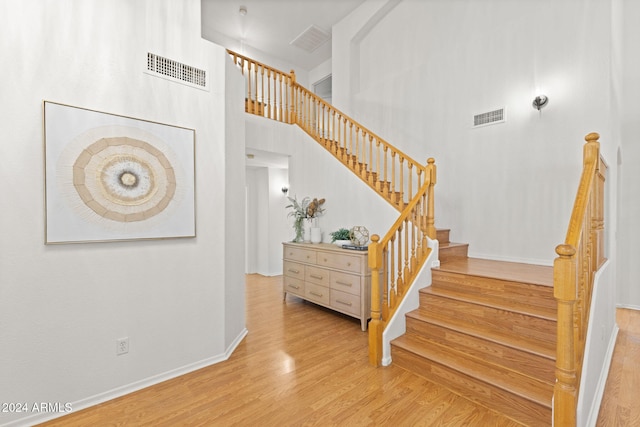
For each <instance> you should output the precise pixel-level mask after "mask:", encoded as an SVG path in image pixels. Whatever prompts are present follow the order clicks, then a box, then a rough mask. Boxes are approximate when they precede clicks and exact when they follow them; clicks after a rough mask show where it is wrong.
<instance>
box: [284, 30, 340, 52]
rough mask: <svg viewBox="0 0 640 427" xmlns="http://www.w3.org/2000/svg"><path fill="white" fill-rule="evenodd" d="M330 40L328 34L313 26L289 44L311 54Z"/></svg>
mask: <svg viewBox="0 0 640 427" xmlns="http://www.w3.org/2000/svg"><path fill="white" fill-rule="evenodd" d="M330 39H331V34H330V33H328V32H326V31H325V30H323V29H322V28H318V27H316V26H315V25H311V26H310V27H309V28H307V29H306V30H304V31H303V32H302V33H300V35H299V36H298V37H296V38H295V39H293V41H291V42H290V43H289V44H290V45H293V46H295V47H299V48H300V49H302V50H304V51H306V52H309V53H311V52H313V51H314V50H316V49H317V48H319V47H320V46H322V45H323V44H325V43H326V42H327V41H329V40H330Z"/></svg>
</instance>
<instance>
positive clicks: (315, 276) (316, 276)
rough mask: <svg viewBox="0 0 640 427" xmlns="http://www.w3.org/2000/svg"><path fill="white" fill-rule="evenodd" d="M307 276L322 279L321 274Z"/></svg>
mask: <svg viewBox="0 0 640 427" xmlns="http://www.w3.org/2000/svg"><path fill="white" fill-rule="evenodd" d="M309 276H311V277H313V278H314V279H318V280H322V276H318V275H317V274H310V275H309Z"/></svg>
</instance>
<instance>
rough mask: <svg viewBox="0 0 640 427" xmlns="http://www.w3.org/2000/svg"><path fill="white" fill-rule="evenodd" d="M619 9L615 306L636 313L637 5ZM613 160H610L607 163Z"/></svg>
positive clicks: (639, 300)
mask: <svg viewBox="0 0 640 427" xmlns="http://www.w3.org/2000/svg"><path fill="white" fill-rule="evenodd" d="M620 3H621V7H622V12H621V15H622V22H623V25H622V37H621V38H622V40H621V44H622V46H621V47H620V55H619V57H618V59H619V63H618V65H619V67H620V70H621V73H622V89H621V90H620V98H621V102H620V121H621V131H620V135H621V140H622V147H621V150H620V157H619V161H620V162H621V164H620V172H619V176H620V188H619V193H618V197H619V200H620V206H619V209H618V218H619V221H620V226H619V230H620V232H619V233H618V241H619V246H618V251H617V255H618V271H617V275H618V291H617V297H618V299H617V301H618V304H619V305H621V306H624V307H629V308H635V309H640V286H638V283H640V268H638V267H637V265H638V264H637V260H638V259H639V258H640V249H639V248H638V244H637V243H638V236H640V222H639V221H638V218H640V202H639V200H640V167H638V165H639V164H640V119H638V118H639V117H640V105H639V104H638V99H640V79H638V76H639V75H640V55H639V54H638V52H639V51H640V50H639V49H640V4H639V3H638V2H637V1H634V0H620ZM614 162H615V160H614V159H612V161H611V163H614Z"/></svg>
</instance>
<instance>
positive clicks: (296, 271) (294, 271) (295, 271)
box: [287, 268, 300, 274]
mask: <svg viewBox="0 0 640 427" xmlns="http://www.w3.org/2000/svg"><path fill="white" fill-rule="evenodd" d="M287 271H288V272H289V273H293V274H298V273H300V270H294V269H293V268H290V269H289V270H287Z"/></svg>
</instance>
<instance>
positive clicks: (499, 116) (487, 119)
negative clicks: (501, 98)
mask: <svg viewBox="0 0 640 427" xmlns="http://www.w3.org/2000/svg"><path fill="white" fill-rule="evenodd" d="M505 120H506V119H505V114H504V108H500V109H498V110H493V111H489V112H487V113H482V114H476V115H475V116H473V127H478V126H486V125H495V124H496V123H504V122H505Z"/></svg>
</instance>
